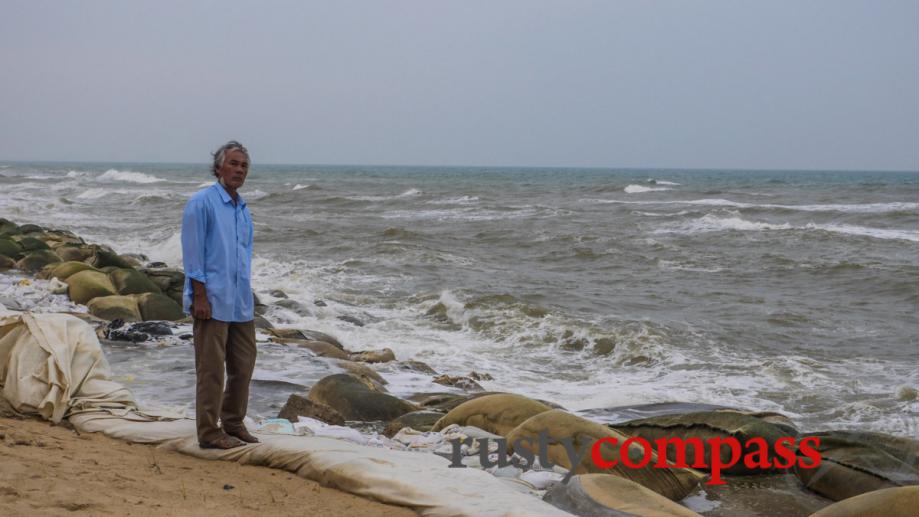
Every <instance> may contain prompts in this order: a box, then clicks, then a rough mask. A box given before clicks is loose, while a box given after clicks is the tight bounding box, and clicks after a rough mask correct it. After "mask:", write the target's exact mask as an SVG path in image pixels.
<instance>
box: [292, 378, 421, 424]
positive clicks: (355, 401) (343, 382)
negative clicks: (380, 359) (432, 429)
mask: <svg viewBox="0 0 919 517" xmlns="http://www.w3.org/2000/svg"><path fill="white" fill-rule="evenodd" d="M309 399H310V400H312V401H313V402H318V403H320V404H325V405H327V406H329V407H331V408H333V409H335V410H337V411H338V412H339V413H341V415H342V416H343V417H344V418H345V420H358V421H363V422H368V421H376V420H382V421H384V422H388V421H391V420H393V419H395V418H398V417H400V416H402V415H404V414H406V413H410V412H412V411H415V410H416V409H417V408H416V407H415V406H414V405H413V404H411V403H410V402H407V401H405V400H402V399H398V398H396V397H393V396H392V395H387V394H385V393H377V392H375V391H372V390H371V389H370V388H368V387H367V386H366V385H365V384H364V383H363V382H362V381H361V380H360V379H358V378H357V377H354V376H352V375H348V374H345V373H337V374H333V375H329V376H328V377H324V378H322V379H321V380H320V381H319V382H317V383H316V384H315V385H314V386H313V387H312V389H310V393H309Z"/></svg>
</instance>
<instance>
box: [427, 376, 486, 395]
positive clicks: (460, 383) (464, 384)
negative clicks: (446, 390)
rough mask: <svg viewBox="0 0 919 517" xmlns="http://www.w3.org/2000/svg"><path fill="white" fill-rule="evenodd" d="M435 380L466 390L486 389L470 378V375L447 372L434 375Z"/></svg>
mask: <svg viewBox="0 0 919 517" xmlns="http://www.w3.org/2000/svg"><path fill="white" fill-rule="evenodd" d="M433 380H434V382H436V383H437V384H443V385H444V386H453V387H456V388H459V389H462V390H466V391H485V388H483V387H482V386H480V385H479V383H477V382H475V381H474V380H472V379H470V378H469V377H460V376H455V377H453V376H450V375H447V374H443V375H438V376H437V377H434V379H433Z"/></svg>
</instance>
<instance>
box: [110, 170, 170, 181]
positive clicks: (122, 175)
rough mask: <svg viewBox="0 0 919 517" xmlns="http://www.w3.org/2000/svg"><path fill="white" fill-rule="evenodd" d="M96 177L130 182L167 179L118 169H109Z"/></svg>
mask: <svg viewBox="0 0 919 517" xmlns="http://www.w3.org/2000/svg"><path fill="white" fill-rule="evenodd" d="M96 179H97V180H99V181H124V182H128V183H157V182H160V181H166V180H164V179H160V178H157V177H156V176H151V175H149V174H144V173H142V172H134V171H119V170H118V169H109V170H107V171H105V172H103V173H102V174H101V175H100V176H99V177H98V178H96Z"/></svg>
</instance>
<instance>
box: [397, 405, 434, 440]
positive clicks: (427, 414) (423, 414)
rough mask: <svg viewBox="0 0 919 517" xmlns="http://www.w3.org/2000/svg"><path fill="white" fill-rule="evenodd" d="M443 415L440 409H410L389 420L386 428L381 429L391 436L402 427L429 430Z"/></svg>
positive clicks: (422, 430)
mask: <svg viewBox="0 0 919 517" xmlns="http://www.w3.org/2000/svg"><path fill="white" fill-rule="evenodd" d="M443 416H444V414H443V413H441V412H440V411H429V410H421V411H412V412H411V413H406V414H404V415H402V416H400V417H399V418H397V419H395V420H393V421H392V422H390V423H389V425H387V426H386V430H385V431H383V434H385V435H386V436H387V437H389V438H392V437H393V436H394V435H395V434H396V433H398V432H399V431H401V430H402V428H403V427H411V428H412V429H414V430H416V431H421V432H427V431H430V430H431V428H432V427H434V424H435V423H437V421H438V420H440V418H441V417H443Z"/></svg>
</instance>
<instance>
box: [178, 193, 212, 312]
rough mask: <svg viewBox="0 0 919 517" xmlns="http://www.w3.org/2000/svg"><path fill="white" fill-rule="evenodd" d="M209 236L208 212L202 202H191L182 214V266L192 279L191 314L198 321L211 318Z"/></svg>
mask: <svg viewBox="0 0 919 517" xmlns="http://www.w3.org/2000/svg"><path fill="white" fill-rule="evenodd" d="M206 235H207V210H206V208H205V205H204V202H203V201H202V200H191V201H189V202H188V204H187V205H186V206H185V212H184V213H183V214H182V265H183V266H184V267H185V275H186V276H187V277H188V278H190V279H191V285H192V289H193V291H194V293H193V296H192V304H191V313H192V316H193V317H194V318H196V319H201V320H207V319H210V318H211V304H210V302H208V301H207V288H206V287H205V283H206V282H207V276H206V274H205V264H204V261H205V257H204V243H205V237H206Z"/></svg>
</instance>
